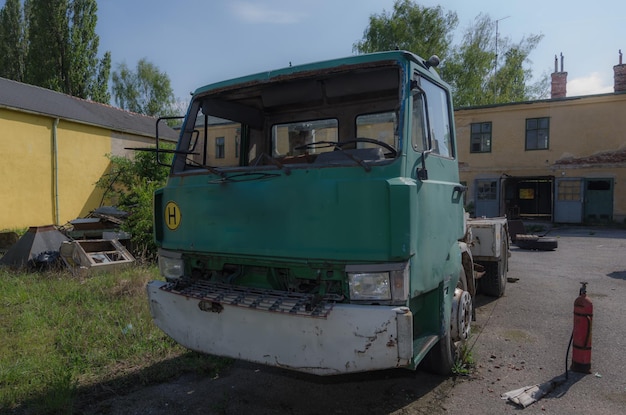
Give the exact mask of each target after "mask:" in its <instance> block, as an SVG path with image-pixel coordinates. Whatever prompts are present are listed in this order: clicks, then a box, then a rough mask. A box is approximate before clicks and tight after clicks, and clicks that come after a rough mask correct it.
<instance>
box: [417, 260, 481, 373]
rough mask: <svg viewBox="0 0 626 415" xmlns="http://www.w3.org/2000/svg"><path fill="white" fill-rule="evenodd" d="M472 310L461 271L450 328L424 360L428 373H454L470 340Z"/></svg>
mask: <svg viewBox="0 0 626 415" xmlns="http://www.w3.org/2000/svg"><path fill="white" fill-rule="evenodd" d="M472 308H473V302H472V296H471V295H470V293H469V292H468V291H467V278H466V277H465V271H461V277H460V278H459V282H458V283H457V286H456V289H455V290H454V297H453V299H452V307H451V316H450V327H448V330H446V334H445V335H444V336H443V337H442V338H441V339H439V342H438V343H437V344H436V345H435V346H433V348H432V349H430V351H429V352H428V354H427V355H426V357H425V358H424V368H425V369H426V370H427V371H429V372H431V373H435V374H438V375H444V376H447V375H449V374H450V373H452V368H453V367H454V365H455V364H456V362H457V360H458V359H459V358H460V354H461V348H462V347H463V344H464V343H465V342H466V341H467V339H468V338H469V334H470V326H471V322H472Z"/></svg>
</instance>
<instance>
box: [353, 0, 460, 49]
mask: <svg viewBox="0 0 626 415" xmlns="http://www.w3.org/2000/svg"><path fill="white" fill-rule="evenodd" d="M457 24H458V18H457V15H456V13H454V12H447V13H444V11H443V9H442V8H441V6H437V7H422V6H419V5H417V4H415V3H413V2H412V1H410V0H396V2H395V3H394V5H393V12H392V13H388V12H386V11H385V10H383V12H382V13H381V14H380V15H376V14H374V15H371V16H370V20H369V26H368V27H367V28H366V29H365V31H364V32H363V39H362V40H360V41H358V42H356V43H354V44H353V45H352V50H353V51H354V52H358V53H370V52H378V51H384V50H393V49H403V50H408V51H411V52H413V53H416V54H418V55H420V56H422V57H429V56H431V55H433V54H436V55H438V56H439V57H441V58H444V59H445V57H446V56H447V54H448V50H449V48H450V44H451V43H452V34H453V32H454V29H455V28H456V26H457Z"/></svg>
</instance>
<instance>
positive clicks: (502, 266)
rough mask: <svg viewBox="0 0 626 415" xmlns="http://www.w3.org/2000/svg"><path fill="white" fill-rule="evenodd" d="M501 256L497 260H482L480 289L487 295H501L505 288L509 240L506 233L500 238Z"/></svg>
mask: <svg viewBox="0 0 626 415" xmlns="http://www.w3.org/2000/svg"><path fill="white" fill-rule="evenodd" d="M500 240H501V241H502V246H501V247H500V252H501V253H502V254H501V257H500V260H499V261H491V262H484V263H482V264H481V265H483V266H484V267H485V275H483V277H482V278H481V279H480V280H479V281H480V282H479V283H478V285H479V286H480V291H481V292H482V293H483V294H485V295H487V296H489V297H497V298H499V297H502V296H503V295H504V291H505V289H506V273H507V271H508V270H509V241H508V239H507V238H506V235H503V237H502V238H500Z"/></svg>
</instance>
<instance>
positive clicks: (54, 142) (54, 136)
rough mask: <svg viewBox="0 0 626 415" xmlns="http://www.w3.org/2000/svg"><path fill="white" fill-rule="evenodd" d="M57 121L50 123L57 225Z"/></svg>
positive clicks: (55, 220)
mask: <svg viewBox="0 0 626 415" xmlns="http://www.w3.org/2000/svg"><path fill="white" fill-rule="evenodd" d="M58 126H59V119H58V118H55V119H54V122H53V123H52V152H53V154H52V162H53V164H54V165H53V166H52V169H53V174H54V189H53V190H54V224H55V225H57V226H58V225H59V146H58V143H57V127H58Z"/></svg>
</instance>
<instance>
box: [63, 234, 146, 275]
mask: <svg viewBox="0 0 626 415" xmlns="http://www.w3.org/2000/svg"><path fill="white" fill-rule="evenodd" d="M59 251H60V254H61V259H62V260H63V262H64V263H65V265H66V266H67V267H68V268H70V269H71V270H72V271H74V272H79V273H81V274H84V273H87V272H89V271H103V270H106V271H112V270H115V269H120V268H122V267H124V266H127V265H129V264H132V263H133V262H135V258H134V257H133V256H132V255H131V253H130V252H128V250H127V249H126V248H125V247H124V245H122V244H121V243H120V241H118V240H117V239H111V240H107V239H95V240H74V241H67V242H63V243H62V244H61V247H60V248H59Z"/></svg>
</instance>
